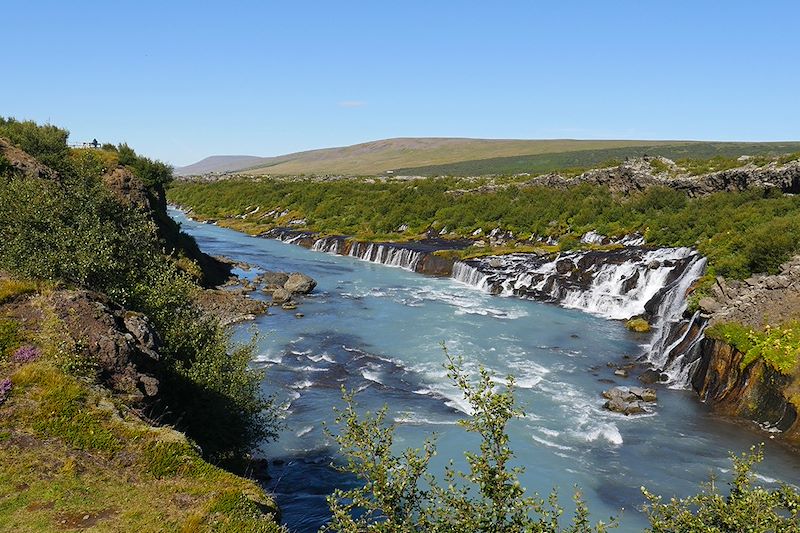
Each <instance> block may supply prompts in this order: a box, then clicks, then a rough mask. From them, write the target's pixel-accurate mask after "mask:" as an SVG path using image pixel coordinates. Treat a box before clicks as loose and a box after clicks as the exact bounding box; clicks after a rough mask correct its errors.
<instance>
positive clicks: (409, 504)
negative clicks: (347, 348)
mask: <svg viewBox="0 0 800 533" xmlns="http://www.w3.org/2000/svg"><path fill="white" fill-rule="evenodd" d="M445 353H447V352H445ZM447 358H448V363H447V365H446V368H447V370H448V376H449V377H450V379H451V380H452V381H453V382H454V383H455V384H456V385H457V386H458V387H459V388H460V389H461V390H462V392H463V393H464V397H465V399H466V400H467V401H468V402H469V405H470V407H471V408H472V410H473V415H472V416H471V417H469V418H466V419H463V420H461V421H460V424H461V426H462V427H463V428H464V429H465V430H466V431H468V432H471V433H475V434H477V435H479V436H480V437H481V445H480V451H479V452H466V453H465V457H466V459H467V462H468V464H469V472H467V473H465V472H460V471H457V470H455V469H454V468H453V465H452V463H451V465H450V466H449V467H448V468H447V469H446V471H445V474H444V484H440V483H439V482H438V481H437V480H436V478H435V477H434V476H433V474H431V473H430V471H429V470H428V467H429V463H430V460H431V458H432V457H433V455H435V453H436V447H435V444H434V443H433V442H432V441H430V440H429V441H427V442H426V443H425V445H424V447H423V449H422V450H418V449H406V450H404V451H403V452H401V453H400V454H399V455H394V454H393V452H392V444H393V440H394V432H395V426H393V425H387V424H386V423H385V418H386V413H387V409H386V408H383V409H382V410H380V411H379V412H378V413H376V414H374V415H373V414H370V413H367V414H366V415H364V416H360V415H359V414H358V412H357V405H356V403H355V400H354V397H353V395H352V394H349V393H346V392H345V393H344V394H343V397H344V400H345V402H346V406H345V408H344V409H343V410H341V411H338V412H337V417H336V424H337V425H338V426H339V428H340V433H339V435H338V436H336V440H337V442H338V443H339V445H340V447H341V450H342V453H343V455H344V456H345V457H346V461H347V464H346V467H345V469H346V470H347V471H349V472H352V473H353V474H355V475H356V476H357V477H358V478H359V479H360V480H362V481H363V482H364V486H363V487H361V488H356V489H352V490H348V491H343V490H337V491H335V492H334V494H333V495H332V496H330V497H329V498H328V503H329V505H330V508H331V511H332V513H333V519H332V521H331V523H330V524H329V525H328V527H327V528H326V530H327V531H337V532H343V533H356V532H365V531H376V532H377V531H381V532H391V533H394V532H398V533H401V532H402V533H406V532H409V533H410V532H419V531H426V532H453V533H456V532H463V531H476V532H492V533H504V532H506V533H518V532H557V531H572V532H576V533H577V532H588V531H605V530H606V529H607V528H608V527H609V525H608V524H604V523H603V522H598V523H597V524H596V525H592V523H591V522H590V520H589V512H588V509H587V507H586V505H585V503H584V502H583V500H582V499H581V496H580V494H579V493H576V494H575V504H576V511H575V515H574V517H573V519H572V522H571V524H570V525H568V526H566V528H564V529H562V528H561V525H560V518H561V516H562V514H563V512H564V510H563V509H562V508H561V507H560V506H559V504H558V497H557V495H556V493H555V491H554V492H553V493H552V494H551V495H550V497H549V498H548V499H547V501H544V500H543V499H541V498H540V497H539V496H538V495H533V496H527V495H526V494H525V489H524V488H523V487H522V486H521V485H520V482H519V476H520V474H522V472H523V470H524V469H523V468H521V467H512V466H510V462H511V461H512V459H513V457H514V453H513V451H512V450H511V448H510V447H509V436H508V434H507V432H506V426H507V424H508V422H509V421H510V420H511V419H512V418H514V417H516V416H519V415H520V414H521V411H520V410H519V408H518V407H517V406H516V403H515V399H514V393H513V391H514V379H513V377H510V376H509V377H508V380H507V383H506V389H505V390H503V391H500V390H497V389H496V387H497V384H496V382H495V380H494V377H493V375H492V374H491V373H490V372H489V371H487V370H485V369H481V370H480V375H479V377H478V380H477V381H476V382H472V381H471V380H470V379H469V377H468V376H467V375H466V373H465V372H464V370H463V367H462V361H461V359H460V358H458V359H455V358H451V357H450V356H449V355H447ZM611 526H612V527H613V521H612V524H611Z"/></svg>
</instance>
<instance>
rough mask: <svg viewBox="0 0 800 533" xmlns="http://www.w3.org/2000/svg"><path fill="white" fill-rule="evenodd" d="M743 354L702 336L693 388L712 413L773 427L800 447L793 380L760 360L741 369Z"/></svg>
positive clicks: (794, 383)
mask: <svg viewBox="0 0 800 533" xmlns="http://www.w3.org/2000/svg"><path fill="white" fill-rule="evenodd" d="M743 360H744V354H743V353H741V352H740V351H738V350H737V349H736V348H734V347H733V346H731V345H729V344H727V343H726V342H724V341H720V340H716V339H708V338H706V339H703V341H702V344H701V355H700V363H699V366H698V368H697V371H696V372H695V374H694V377H693V378H692V387H693V388H694V390H695V391H696V392H697V393H698V395H699V396H700V398H701V399H703V401H705V402H707V403H708V404H709V405H710V406H711V408H712V409H713V410H714V412H717V413H719V414H722V415H726V416H735V417H741V418H745V419H748V420H752V421H754V422H757V423H758V424H760V425H761V426H762V427H764V428H767V429H773V428H774V429H776V430H779V431H780V432H781V433H780V434H779V438H780V439H782V440H784V441H786V442H787V443H789V444H792V445H794V446H800V419H798V416H797V415H798V412H797V406H796V405H795V404H793V403H792V401H791V398H792V396H793V395H794V394H793V393H794V392H795V390H796V388H797V383H796V379H795V378H793V377H791V376H786V375H783V374H780V373H779V372H777V371H776V370H774V369H773V368H771V367H770V366H769V365H767V364H765V363H764V362H763V361H762V360H758V361H755V362H753V363H751V364H749V365H747V366H746V367H744V368H742V366H741V363H742V361H743Z"/></svg>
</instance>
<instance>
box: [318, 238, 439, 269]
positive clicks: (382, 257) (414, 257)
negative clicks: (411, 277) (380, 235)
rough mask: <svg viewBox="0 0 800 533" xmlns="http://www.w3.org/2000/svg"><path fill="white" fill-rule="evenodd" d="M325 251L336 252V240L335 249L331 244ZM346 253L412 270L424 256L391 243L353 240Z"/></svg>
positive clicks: (365, 259)
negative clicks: (365, 242) (367, 242)
mask: <svg viewBox="0 0 800 533" xmlns="http://www.w3.org/2000/svg"><path fill="white" fill-rule="evenodd" d="M327 251H330V252H332V253H338V252H339V247H338V242H337V244H336V248H335V251H334V250H333V245H331V246H329V249H328V250H327ZM347 255H349V256H350V257H355V258H357V259H361V260H362V261H369V262H370V263H378V264H381V265H386V266H393V267H398V268H402V269H404V270H410V271H412V272H413V271H414V270H416V268H417V265H418V264H419V262H420V260H422V257H423V256H424V254H423V252H418V251H416V250H412V249H411V248H403V247H401V246H396V245H393V244H376V243H369V244H367V245H366V246H365V245H364V243H360V242H354V243H353V245H352V246H351V247H350V251H349V252H348V254H347Z"/></svg>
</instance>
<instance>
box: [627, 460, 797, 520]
mask: <svg viewBox="0 0 800 533" xmlns="http://www.w3.org/2000/svg"><path fill="white" fill-rule="evenodd" d="M763 458H764V456H763V453H762V451H761V449H760V448H758V449H756V448H751V450H750V453H749V454H743V455H742V456H741V457H736V456H735V455H733V454H731V461H732V462H733V467H734V471H735V475H734V478H733V480H732V481H731V482H730V483H729V487H730V489H729V491H728V494H722V493H721V492H720V490H719V488H718V485H717V483H715V481H714V480H713V479H712V481H711V483H709V484H708V486H707V487H705V488H704V490H702V491H701V492H700V493H698V494H696V495H693V496H689V497H688V498H682V499H675V498H673V499H671V500H670V501H669V502H667V503H663V502H662V499H661V497H660V496H656V495H654V494H652V493H650V492H648V491H647V490H646V489H645V488H644V487H642V492H643V493H644V495H645V497H646V498H647V500H648V504H647V505H646V506H645V507H644V511H645V513H646V514H647V517H648V519H649V520H650V528H649V529H648V531H650V532H652V533H668V532H675V531H686V532H689V531H709V532H717V531H718V532H727V531H730V532H740V531H752V532H761V531H787V532H788V531H798V528H800V514H798V513H800V494H798V493H797V490H796V489H794V488H792V487H790V486H788V485H783V486H782V487H781V488H779V489H776V490H768V489H765V488H763V487H761V486H758V485H755V484H754V478H755V474H754V473H753V471H752V468H753V465H755V464H757V463H760V462H761V461H762V460H763Z"/></svg>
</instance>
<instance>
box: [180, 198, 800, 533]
mask: <svg viewBox="0 0 800 533" xmlns="http://www.w3.org/2000/svg"><path fill="white" fill-rule="evenodd" d="M170 213H171V215H172V216H173V217H174V218H175V219H176V220H177V221H179V222H180V223H181V224H182V226H183V229H184V230H185V231H187V232H188V233H190V234H191V235H193V236H194V237H195V238H196V239H197V241H198V244H199V245H200V248H201V249H203V250H204V251H205V252H207V253H210V254H212V255H225V256H228V257H231V258H233V259H236V260H239V261H245V262H247V263H250V264H253V265H256V266H258V267H260V268H263V269H267V270H277V271H287V272H292V271H298V272H303V273H305V274H308V275H310V276H312V277H314V278H315V279H316V280H317V281H318V286H317V289H316V290H315V292H314V293H313V294H312V295H310V296H308V297H306V298H305V299H304V300H303V301H302V303H301V305H300V307H299V309H298V311H300V312H302V313H303V314H304V317H303V318H296V317H295V311H284V310H281V309H280V308H274V309H273V310H272V311H271V313H270V315H269V316H262V317H259V318H258V319H257V320H256V321H255V322H254V323H246V324H242V325H239V326H237V327H236V335H237V336H239V337H240V338H245V337H246V336H247V335H249V333H250V331H251V330H252V328H253V327H255V328H257V329H258V331H259V333H260V337H259V341H258V350H257V357H256V360H255V361H254V365H257V366H258V367H260V368H264V369H265V371H266V379H265V381H264V383H263V389H264V391H265V392H267V393H269V394H275V395H276V396H277V398H278V399H279V400H281V401H283V402H286V403H287V405H288V411H287V417H286V429H285V430H283V431H282V432H281V434H280V438H279V439H278V440H277V441H276V442H271V443H264V444H263V445H262V446H261V447H260V448H261V449H260V451H261V452H262V453H264V454H266V456H267V457H269V458H270V459H272V460H273V464H272V465H271V467H270V468H271V475H272V476H273V479H272V481H271V482H270V483H269V485H268V487H267V488H268V489H269V490H270V491H272V492H273V493H274V495H275V497H276V499H277V501H278V503H279V505H280V506H281V508H282V511H283V518H284V520H285V522H286V523H287V525H288V526H289V528H290V529H291V530H292V531H296V532H310V531H316V530H317V529H318V528H319V527H320V525H322V524H323V523H324V522H325V520H326V518H327V516H328V514H327V504H326V501H325V496H326V495H327V494H329V493H330V492H331V491H332V490H333V488H334V487H337V486H340V487H346V486H351V484H352V483H353V480H352V479H350V478H348V477H347V476H343V475H342V474H340V473H339V472H337V471H336V470H334V469H332V468H331V467H330V463H331V460H332V458H333V457H335V448H333V447H332V443H331V442H330V440H329V439H328V438H326V436H325V433H324V431H323V422H324V421H327V422H328V423H331V422H332V420H333V416H334V415H333V411H332V408H333V406H335V405H340V406H341V405H342V402H341V399H340V388H341V386H342V385H344V386H346V387H347V388H348V389H354V390H359V391H360V392H359V393H358V395H357V399H358V401H359V403H360V404H361V406H362V407H363V408H365V409H369V410H373V411H374V410H376V409H377V408H379V407H380V406H382V405H388V406H389V408H390V413H391V418H392V419H393V420H395V421H397V422H398V423H399V430H398V439H397V446H398V449H399V448H400V447H407V446H419V445H420V444H421V443H422V442H423V440H424V439H425V438H427V437H430V436H432V435H436V438H437V443H438V450H439V454H438V455H437V457H436V458H435V461H434V463H433V468H434V471H436V472H441V469H442V468H443V467H444V464H445V463H446V461H447V460H448V459H449V458H453V459H455V460H456V464H457V465H459V466H461V467H464V461H463V455H462V453H463V451H464V450H465V449H471V450H476V449H477V440H476V439H475V438H474V437H473V436H471V435H467V434H465V432H464V430H463V429H461V427H460V426H458V425H456V421H457V420H458V419H459V418H460V417H462V416H464V412H463V411H464V402H463V400H462V398H461V395H460V394H459V392H458V391H457V390H455V388H454V387H453V386H452V385H450V384H449V383H448V381H447V378H446V376H445V371H444V369H443V367H442V363H443V362H444V356H443V353H442V350H441V347H440V344H441V343H442V342H444V343H445V344H446V346H447V348H448V349H449V351H450V352H451V353H453V354H457V355H462V356H463V357H464V360H465V363H466V366H467V368H468V369H469V370H470V371H473V372H474V371H475V370H476V369H477V368H478V367H479V366H480V365H483V366H485V367H487V368H489V369H491V370H492V371H494V372H495V373H496V374H497V375H498V376H505V375H508V374H512V375H514V376H515V378H516V380H517V385H518V390H517V399H518V401H519V404H520V406H521V407H522V408H523V409H524V411H525V416H524V417H522V418H521V419H518V420H515V421H513V422H512V424H511V425H510V427H509V432H510V435H511V444H512V447H513V448H514V450H515V452H516V461H515V464H517V465H520V466H524V467H525V469H526V470H525V473H524V474H523V476H522V483H523V485H524V486H526V487H527V488H528V490H529V491H532V492H533V491H535V492H538V493H539V494H542V495H547V494H548V493H549V492H550V490H551V489H552V488H553V487H557V488H558V489H559V494H560V496H561V503H562V505H563V506H564V507H566V508H567V510H568V511H569V510H571V509H572V502H571V496H572V493H573V490H574V487H575V486H578V487H580V489H581V491H582V493H583V497H584V498H585V499H586V501H587V503H588V505H589V508H590V510H591V513H592V518H593V519H595V520H599V519H603V520H607V519H608V517H609V516H612V515H620V513H621V527H620V528H619V529H618V531H623V532H626V531H641V530H642V529H643V528H644V527H645V526H646V520H645V518H644V516H643V515H642V513H641V512H640V511H639V510H638V508H639V507H640V506H641V504H642V503H643V498H642V495H641V492H640V488H639V487H641V486H645V487H647V488H648V489H649V490H651V491H653V492H656V493H659V494H662V495H664V496H665V497H670V496H673V495H675V496H686V495H689V494H691V493H695V492H697V491H698V490H699V484H700V483H701V482H704V481H707V480H708V478H709V476H710V475H716V476H718V477H719V478H720V479H728V476H729V475H730V468H731V464H730V460H729V459H728V451H729V450H730V451H734V452H736V453H741V452H743V451H746V450H747V449H748V448H749V447H750V446H751V445H753V444H757V443H759V442H762V441H766V446H765V453H766V460H765V461H764V463H762V464H761V465H759V466H758V468H757V470H758V473H759V476H760V479H761V480H762V482H764V483H770V482H772V481H774V480H775V479H778V478H779V479H782V480H784V481H789V482H792V481H793V482H796V481H797V480H799V479H800V461H798V460H797V458H796V456H793V454H792V453H791V452H790V451H788V450H787V449H785V448H783V447H782V446H780V445H778V444H776V443H774V442H771V441H770V439H769V434H767V433H757V432H754V431H752V430H750V429H746V428H743V427H742V425H741V424H740V423H736V422H733V421H729V420H725V419H723V418H720V417H717V416H714V415H712V414H710V413H709V412H708V409H707V408H706V407H705V406H704V405H703V404H702V403H701V402H700V401H698V399H697V397H696V395H695V394H694V393H693V392H691V391H686V390H674V389H669V388H663V387H662V388H659V389H658V396H659V399H658V403H657V405H656V406H655V408H654V410H653V412H652V413H650V414H647V415H642V416H634V417H625V416H623V415H619V414H614V413H611V412H608V411H605V410H604V409H602V404H603V400H602V398H601V396H600V393H601V392H602V391H603V390H604V389H607V388H608V387H609V386H611V385H609V384H608V383H607V382H606V383H604V382H601V381H600V380H610V379H613V380H615V381H616V382H617V383H618V384H620V385H637V383H635V382H634V380H625V379H620V378H618V377H615V376H614V375H613V369H612V368H609V367H608V366H607V363H609V362H612V363H621V362H624V361H625V359H624V356H626V355H627V356H630V357H632V358H634V357H636V356H637V355H639V354H640V353H641V351H642V345H643V344H645V343H646V342H647V338H646V336H645V337H642V336H640V334H634V333H631V332H629V331H627V330H626V328H625V327H624V325H623V324H622V323H621V322H619V321H613V320H606V319H603V318H600V317H597V316H593V315H590V314H587V313H584V312H581V311H579V310H575V309H564V308H561V307H558V306H555V305H551V304H543V303H538V302H534V301H530V300H523V299H518V298H514V297H498V296H490V295H488V294H486V293H485V292H482V291H480V290H476V289H475V288H473V287H470V286H467V285H465V284H462V283H459V282H457V281H455V280H453V279H447V278H445V279H443V278H433V277H427V276H422V275H419V274H414V273H412V272H408V271H405V270H402V269H400V268H392V267H387V266H383V265H376V264H372V263H369V262H365V261H360V260H358V259H355V258H351V257H343V256H337V255H331V254H325V253H320V252H314V251H310V250H307V249H305V248H301V247H299V246H295V245H292V244H286V243H282V242H279V241H276V240H270V239H261V238H255V237H250V236H247V235H244V234H241V233H237V232H235V231H232V230H228V229H224V228H220V227H217V226H214V225H209V224H200V223H196V222H194V221H191V220H189V219H187V218H186V217H185V216H184V215H183V214H182V213H180V212H179V211H176V210H171V211H170ZM238 273H240V274H243V275H245V276H248V275H253V274H254V273H253V272H249V273H248V272H238Z"/></svg>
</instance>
